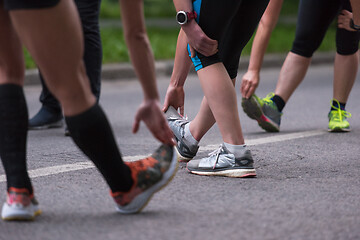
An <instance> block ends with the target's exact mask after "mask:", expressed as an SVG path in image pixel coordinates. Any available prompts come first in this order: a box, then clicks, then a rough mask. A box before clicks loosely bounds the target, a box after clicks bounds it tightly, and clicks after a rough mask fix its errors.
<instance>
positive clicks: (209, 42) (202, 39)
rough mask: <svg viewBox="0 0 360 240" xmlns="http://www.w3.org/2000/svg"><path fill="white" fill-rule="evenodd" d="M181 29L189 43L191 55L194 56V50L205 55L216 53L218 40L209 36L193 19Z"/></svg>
mask: <svg viewBox="0 0 360 240" xmlns="http://www.w3.org/2000/svg"><path fill="white" fill-rule="evenodd" d="M182 29H183V30H184V32H185V33H186V37H187V39H188V43H189V45H190V51H191V57H195V51H194V50H196V51H197V52H199V53H201V54H202V55H204V56H207V57H208V56H211V55H214V54H215V53H217V51H218V42H217V41H216V40H213V39H211V38H209V37H208V36H207V35H206V34H205V33H204V32H203V30H202V29H201V28H200V26H199V25H198V24H197V23H196V22H195V21H190V22H189V23H187V24H186V26H184V27H183V28H182Z"/></svg>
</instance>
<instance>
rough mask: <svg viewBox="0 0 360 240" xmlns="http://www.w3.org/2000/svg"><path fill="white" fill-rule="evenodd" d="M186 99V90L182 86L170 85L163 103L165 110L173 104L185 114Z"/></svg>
mask: <svg viewBox="0 0 360 240" xmlns="http://www.w3.org/2000/svg"><path fill="white" fill-rule="evenodd" d="M184 99H185V92H184V88H183V87H182V86H178V87H175V86H172V85H169V87H168V89H167V91H166V96H165V101H164V105H163V109H162V110H163V112H166V110H167V109H168V108H169V106H173V107H174V108H175V109H176V110H180V114H181V115H182V116H184Z"/></svg>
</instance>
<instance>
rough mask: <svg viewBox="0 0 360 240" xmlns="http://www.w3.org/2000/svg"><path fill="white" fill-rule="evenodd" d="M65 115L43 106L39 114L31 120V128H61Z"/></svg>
mask: <svg viewBox="0 0 360 240" xmlns="http://www.w3.org/2000/svg"><path fill="white" fill-rule="evenodd" d="M63 124H64V123H63V115H62V113H61V112H60V113H57V112H54V111H52V110H51V109H49V108H47V107H44V106H42V107H41V108H40V110H39V112H38V113H37V114H35V116H33V117H32V118H31V119H30V120H29V130H41V129H48V128H60V127H62V126H63Z"/></svg>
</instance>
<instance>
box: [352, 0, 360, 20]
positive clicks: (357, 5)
mask: <svg viewBox="0 0 360 240" xmlns="http://www.w3.org/2000/svg"><path fill="white" fill-rule="evenodd" d="M350 2H351V7H352V12H353V20H354V23H355V24H356V25H360V0H350Z"/></svg>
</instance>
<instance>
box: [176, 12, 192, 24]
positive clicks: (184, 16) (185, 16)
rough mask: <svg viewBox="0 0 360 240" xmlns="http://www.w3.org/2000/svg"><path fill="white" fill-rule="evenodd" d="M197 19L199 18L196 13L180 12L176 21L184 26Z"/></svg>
mask: <svg viewBox="0 0 360 240" xmlns="http://www.w3.org/2000/svg"><path fill="white" fill-rule="evenodd" d="M195 18H197V13H196V12H195V11H192V12H185V11H178V12H177V13H176V21H177V22H178V24H180V25H184V24H186V23H187V22H189V21H190V20H192V19H195Z"/></svg>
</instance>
